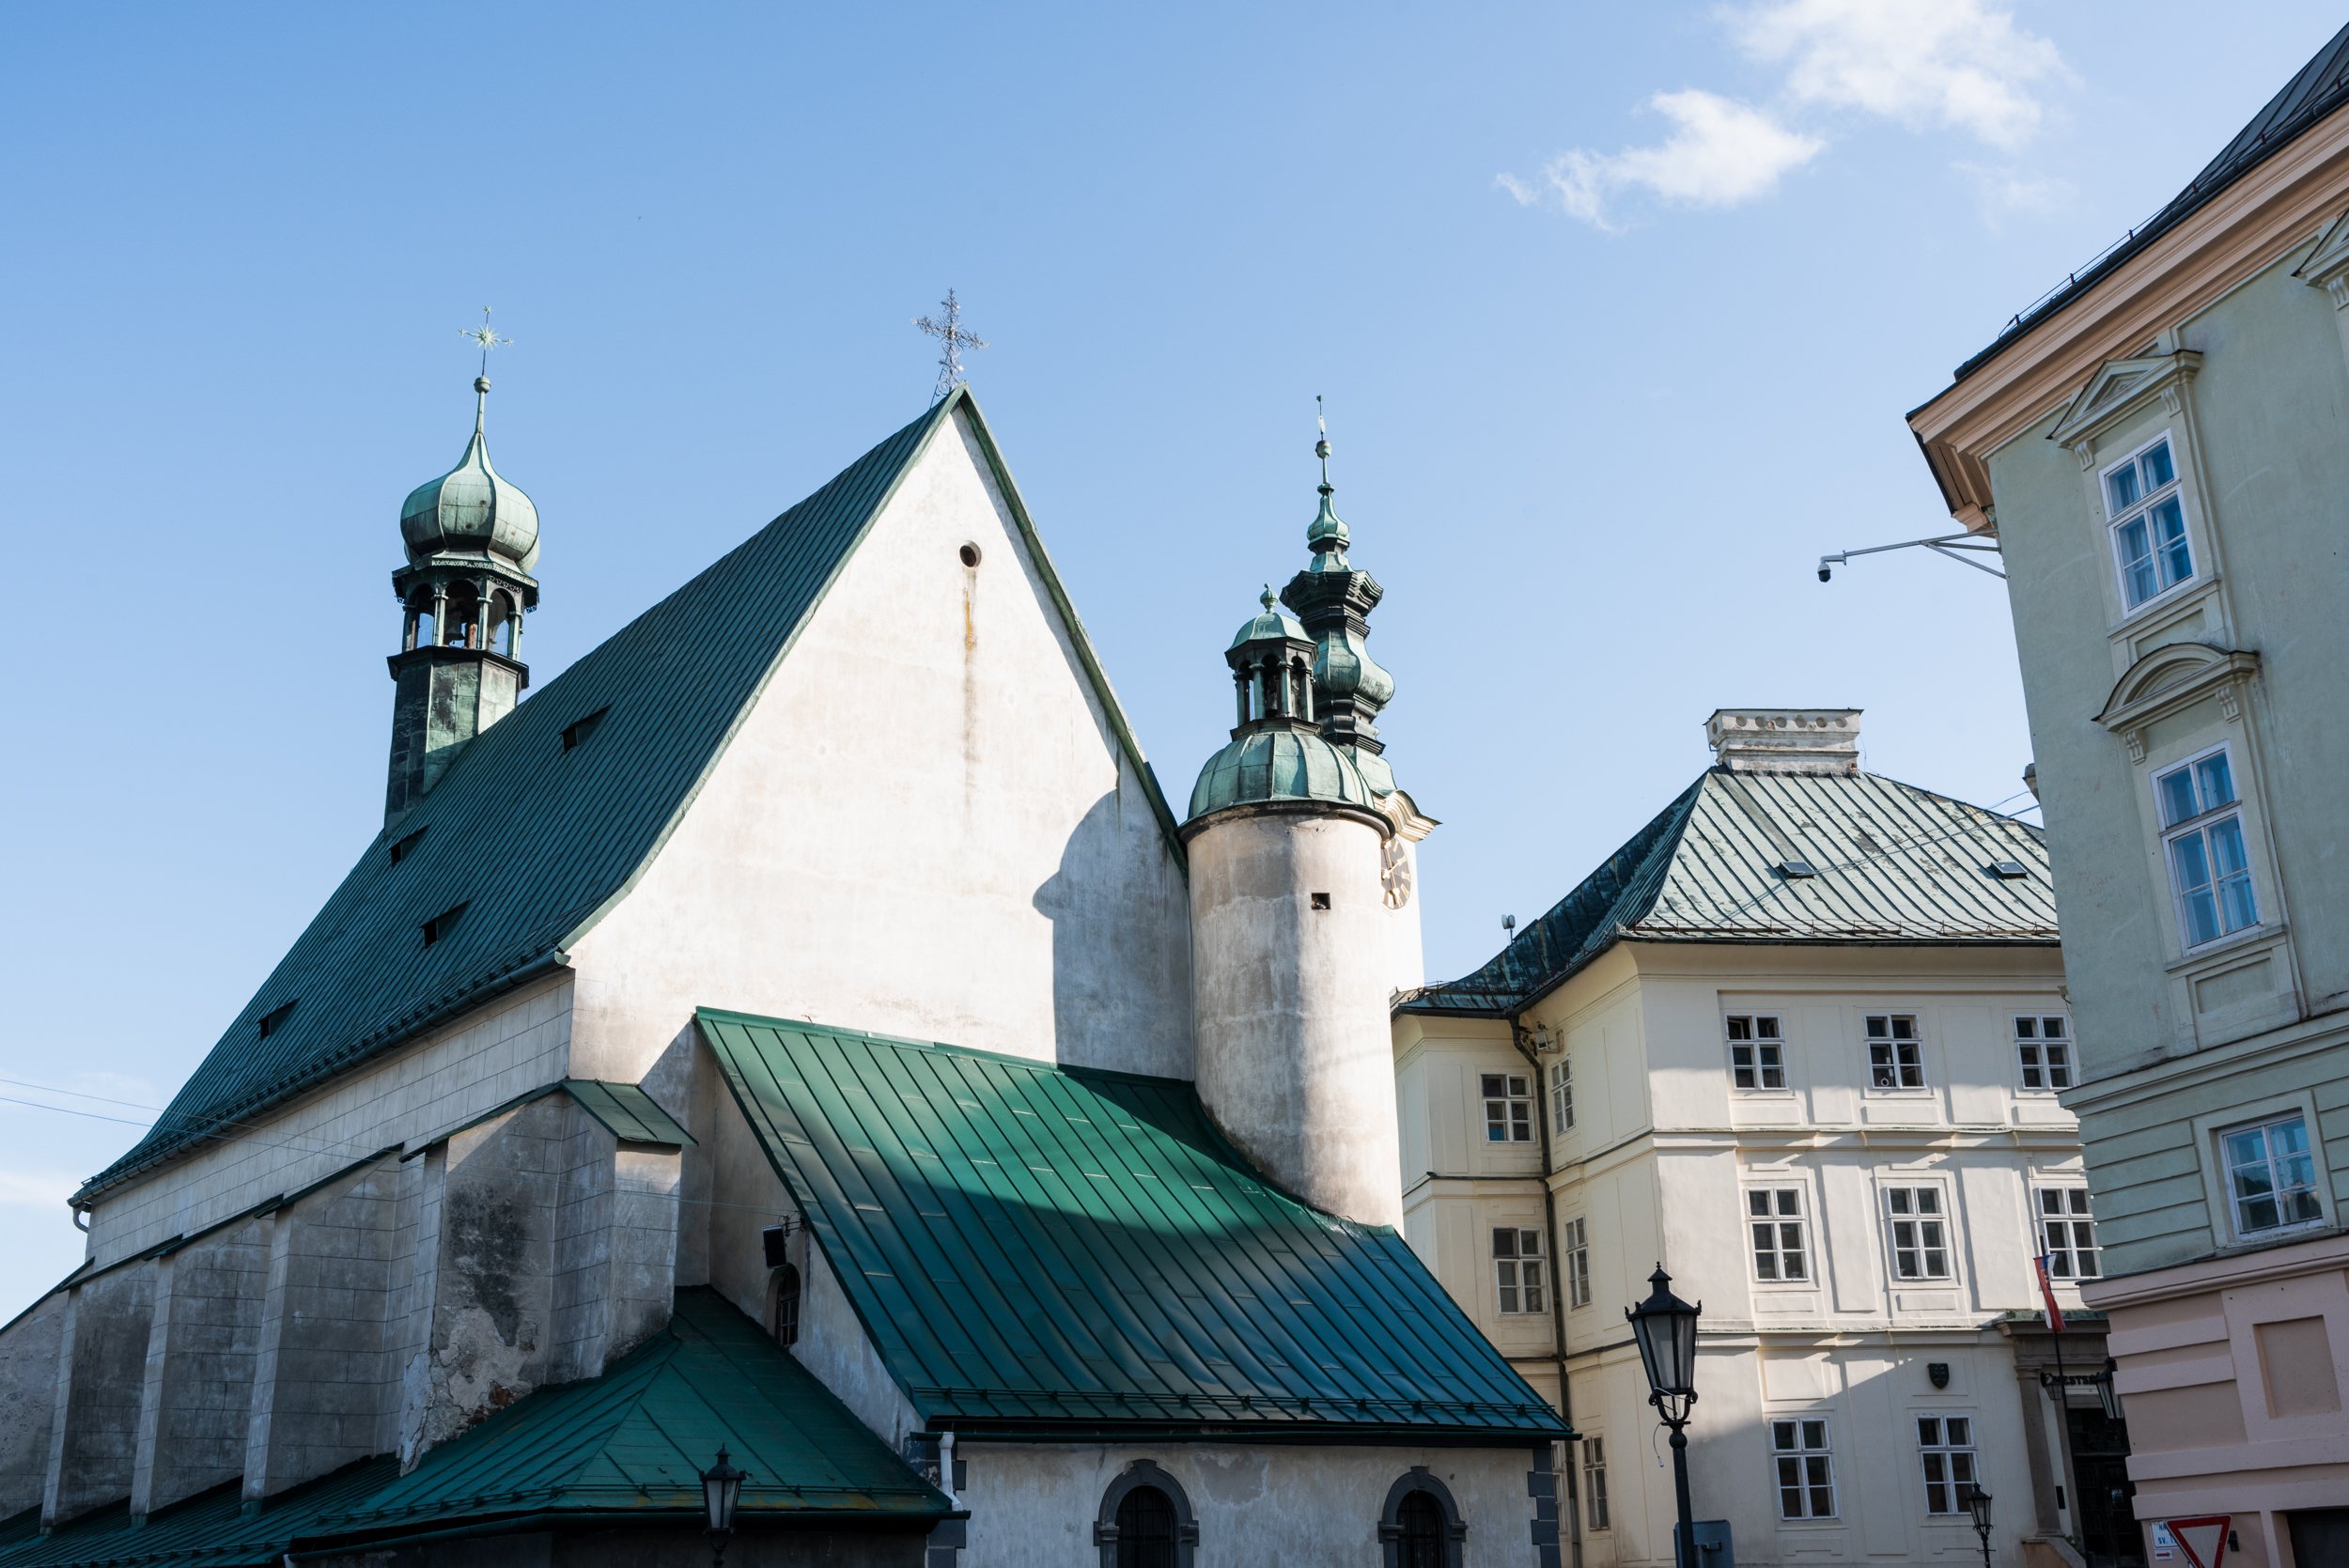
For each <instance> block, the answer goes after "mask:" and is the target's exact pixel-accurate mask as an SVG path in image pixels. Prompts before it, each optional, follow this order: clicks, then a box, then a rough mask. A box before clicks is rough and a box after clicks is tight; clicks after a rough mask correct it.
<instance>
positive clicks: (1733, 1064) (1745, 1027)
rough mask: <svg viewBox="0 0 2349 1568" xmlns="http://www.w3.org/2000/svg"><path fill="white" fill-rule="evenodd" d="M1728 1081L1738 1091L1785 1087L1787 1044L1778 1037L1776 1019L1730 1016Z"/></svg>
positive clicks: (1750, 1015)
mask: <svg viewBox="0 0 2349 1568" xmlns="http://www.w3.org/2000/svg"><path fill="white" fill-rule="evenodd" d="M1729 1081H1730V1082H1731V1083H1732V1084H1734V1085H1735V1086H1736V1087H1737V1088H1739V1089H1783V1088H1785V1087H1786V1042H1785V1041H1784V1040H1783V1039H1782V1038H1781V1036H1780V1034H1779V1032H1778V1019H1777V1017H1775V1016H1773V1015H1770V1014H1766V1013H1753V1014H1733V1015H1731V1017H1730V1019H1729Z"/></svg>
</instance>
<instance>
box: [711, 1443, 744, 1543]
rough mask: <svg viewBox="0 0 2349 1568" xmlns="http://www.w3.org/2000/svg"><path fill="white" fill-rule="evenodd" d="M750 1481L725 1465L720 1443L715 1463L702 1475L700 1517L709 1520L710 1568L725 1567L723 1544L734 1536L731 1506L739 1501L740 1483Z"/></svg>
mask: <svg viewBox="0 0 2349 1568" xmlns="http://www.w3.org/2000/svg"><path fill="white" fill-rule="evenodd" d="M748 1480H750V1472H749V1471H747V1470H738V1469H736V1468H735V1467H733V1466H732V1465H729V1464H727V1463H726V1451H725V1448H724V1446H723V1444H721V1445H720V1447H719V1449H718V1462H717V1463H716V1464H715V1465H712V1466H711V1467H709V1468H708V1469H706V1470H704V1471H703V1472H702V1516H703V1517H704V1518H705V1519H707V1520H708V1530H707V1531H706V1533H707V1534H708V1537H709V1545H710V1559H709V1560H710V1563H711V1564H712V1568H724V1565H725V1560H726V1541H727V1539H728V1538H729V1537H731V1536H732V1535H733V1534H734V1505H735V1504H736V1503H738V1502H739V1501H740V1500H741V1498H742V1483H744V1482H746V1481H748Z"/></svg>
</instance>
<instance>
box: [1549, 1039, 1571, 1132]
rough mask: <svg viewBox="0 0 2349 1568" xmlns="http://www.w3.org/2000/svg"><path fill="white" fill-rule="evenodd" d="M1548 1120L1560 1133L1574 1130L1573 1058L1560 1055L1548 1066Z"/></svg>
mask: <svg viewBox="0 0 2349 1568" xmlns="http://www.w3.org/2000/svg"><path fill="white" fill-rule="evenodd" d="M1549 1120H1550V1125H1551V1126H1555V1127H1556V1128H1557V1129H1558V1130H1559V1131H1560V1132H1572V1131H1573V1130H1574V1058H1573V1057H1571V1056H1564V1055H1561V1056H1560V1057H1559V1058H1558V1060H1557V1061H1555V1062H1553V1063H1550V1064H1549Z"/></svg>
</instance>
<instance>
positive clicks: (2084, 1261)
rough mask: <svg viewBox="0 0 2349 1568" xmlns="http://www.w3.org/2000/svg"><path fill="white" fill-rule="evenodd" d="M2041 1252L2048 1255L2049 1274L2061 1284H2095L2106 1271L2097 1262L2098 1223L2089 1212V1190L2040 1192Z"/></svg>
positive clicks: (2058, 1189) (2073, 1188)
mask: <svg viewBox="0 0 2349 1568" xmlns="http://www.w3.org/2000/svg"><path fill="white" fill-rule="evenodd" d="M2038 1197H2039V1250H2041V1251H2042V1252H2045V1253H2046V1255H2047V1272H2048V1274H2050V1275H2051V1276H2053V1277H2054V1278H2056V1279H2058V1280H2093V1279H2096V1278H2098V1277H2099V1276H2100V1275H2102V1274H2103V1272H2104V1270H2103V1269H2102V1268H2101V1267H2100V1266H2099V1265H2098V1264H2097V1262H2096V1221H2095V1219H2093V1218H2092V1216H2091V1215H2090V1214H2089V1212H2088V1188H2084V1187H2043V1188H2039V1192H2038Z"/></svg>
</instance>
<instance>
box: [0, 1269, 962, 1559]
mask: <svg viewBox="0 0 2349 1568" xmlns="http://www.w3.org/2000/svg"><path fill="white" fill-rule="evenodd" d="M722 1443H723V1444H724V1445H725V1446H726V1448H727V1449H728V1450H729V1451H730V1452H732V1455H733V1459H734V1463H735V1465H736V1466H737V1467H739V1468H741V1469H745V1470H748V1471H749V1472H750V1480H749V1481H748V1482H746V1483H743V1487H742V1501H741V1513H740V1514H739V1515H738V1519H739V1523H740V1525H741V1526H742V1528H745V1529H755V1528H757V1527H758V1526H759V1525H762V1524H778V1525H797V1524H809V1523H828V1524H832V1525H833V1526H835V1527H837V1526H840V1525H848V1526H850V1527H851V1528H853V1527H854V1526H856V1525H867V1526H876V1525H877V1526H879V1527H882V1528H896V1529H916V1530H918V1529H927V1528H929V1526H930V1525H931V1524H933V1523H934V1522H935V1521H937V1520H939V1519H942V1518H945V1517H948V1516H949V1515H950V1514H953V1512H954V1504H953V1503H951V1502H950V1501H948V1500H947V1498H946V1497H945V1496H944V1495H943V1494H942V1493H941V1492H939V1491H938V1490H937V1489H936V1488H935V1487H932V1486H930V1485H929V1484H928V1483H925V1482H924V1481H922V1480H921V1479H920V1478H919V1477H918V1476H916V1475H915V1474H914V1473H913V1472H912V1470H910V1468H908V1467H906V1465H905V1464H904V1462H903V1461H901V1460H899V1459H898V1458H897V1456H896V1455H895V1454H894V1453H892V1452H890V1451H889V1447H888V1445H887V1444H885V1443H883V1442H882V1441H881V1440H880V1439H879V1437H876V1436H873V1434H872V1433H871V1432H870V1431H868V1430H867V1429H866V1428H865V1427H864V1425H863V1423H862V1422H860V1421H858V1420H857V1419H856V1418H855V1417H854V1416H853V1415H851V1414H849V1412H848V1407H847V1406H846V1405H842V1404H841V1403H840V1401H839V1400H838V1399H836V1398H834V1397H833V1396H832V1391H831V1390H830V1389H826V1388H825V1387H824V1386H823V1384H821V1383H819V1382H818V1381H817V1379H816V1376H815V1374H812V1373H810V1372H809V1371H808V1370H807V1369H806V1368H804V1367H802V1366H801V1365H800V1363H799V1362H798V1361H796V1360H794V1359H793V1358H791V1356H790V1355H789V1354H788V1353H787V1352H786V1351H785V1350H784V1349H783V1348H782V1347H781V1346H780V1345H778V1344H776V1343H775V1342H774V1341H773V1340H772V1339H770V1337H768V1336H767V1335H766V1334H764V1333H762V1332H760V1330H759V1327H758V1326H757V1325H756V1324H754V1323H753V1322H751V1320H750V1319H748V1318H746V1317H744V1316H743V1315H742V1314H741V1313H740V1312H737V1311H736V1310H735V1309H734V1308H733V1307H732V1306H731V1305H729V1304H728V1303H727V1302H726V1301H725V1300H724V1299H723V1297H721V1296H719V1295H718V1294H717V1293H716V1292H714V1291H711V1290H708V1289H692V1290H682V1291H679V1292H678V1293H677V1311H676V1313H675V1315H674V1316H673V1317H671V1319H670V1320H669V1325H668V1327H667V1328H665V1329H664V1330H663V1331H662V1332H661V1333H660V1334H658V1335H655V1336H654V1337H653V1339H652V1340H651V1341H649V1342H648V1343H645V1344H643V1345H640V1346H638V1347H637V1348H636V1349H635V1350H633V1351H631V1352H630V1353H629V1354H628V1355H627V1356H625V1357H623V1358H621V1359H619V1360H618V1361H616V1362H614V1363H613V1365H612V1366H611V1368H610V1369H609V1370H607V1371H606V1372H605V1373H604V1374H603V1375H602V1376H600V1377H596V1378H589V1379H587V1380H585V1381H583V1382H579V1383H566V1384H563V1385H560V1386H558V1387H555V1388H552V1389H539V1390H537V1392H535V1393H533V1394H531V1395H530V1396H529V1397H527V1398H525V1399H523V1400H521V1401H520V1402H518V1403H517V1404H515V1405H512V1406H511V1407H510V1408H508V1409H506V1410H502V1411H500V1412H499V1413H497V1414H496V1415H494V1416H491V1417H490V1419H489V1420H488V1421H484V1422H482V1423H481V1425H479V1426H477V1427H475V1428H474V1430H473V1431H471V1432H468V1433H466V1434H465V1435H464V1436H461V1437H459V1438H457V1439H456V1440H454V1441H453V1442H448V1443H443V1444H442V1445H441V1446H440V1447H439V1448H436V1449H434V1450H433V1451H432V1452H429V1453H428V1454H426V1455H425V1456H424V1459H423V1460H422V1461H421V1462H420V1463H419V1464H418V1465H417V1467H415V1469H414V1470H412V1471H411V1472H410V1473H409V1474H407V1475H405V1476H403V1475H401V1474H400V1473H399V1462H398V1461H397V1459H395V1458H392V1457H391V1456H389V1455H385V1456H382V1457H379V1458H375V1459H368V1460H364V1461H362V1462H361V1463H359V1464H357V1465H353V1466H350V1467H346V1468H344V1469H341V1470H337V1471H336V1472H334V1474H333V1475H331V1476H328V1477H325V1478H324V1479H322V1480H320V1481H317V1482H313V1483H308V1484H306V1485H303V1486H300V1487H297V1488H295V1489H294V1490H292V1491H290V1492H288V1493H286V1494H285V1495H283V1496H281V1497H277V1498H271V1499H270V1500H269V1501H268V1502H266V1503H264V1504H262V1505H261V1507H260V1508H259V1509H258V1510H257V1511H256V1512H253V1513H247V1512H245V1511H244V1509H243V1506H242V1504H241V1500H240V1497H239V1488H238V1485H237V1483H234V1482H231V1483H228V1484H227V1485H226V1486H222V1487H218V1488H215V1489H214V1490H212V1491H210V1492H207V1493H204V1494H203V1495H201V1496H199V1497H197V1498H191V1499H190V1500H189V1501H188V1502H186V1503H184V1504H181V1505H179V1506H178V1507H175V1508H173V1509H170V1510H168V1511H166V1512H164V1513H162V1514H156V1515H154V1516H153V1517H152V1518H150V1519H148V1521H147V1523H146V1524H145V1525H141V1526H134V1525H132V1523H131V1520H130V1514H129V1510H128V1508H127V1507H126V1506H125V1505H123V1504H119V1503H117V1504H116V1505H115V1506H113V1507H112V1508H107V1509H101V1510H100V1511H99V1512H98V1513H96V1514H90V1515H88V1516H86V1517H85V1518H82V1519H78V1520H75V1521H74V1522H73V1523H71V1524H70V1525H68V1526H66V1527H65V1528H64V1529H59V1530H57V1531H55V1532H54V1533H53V1534H51V1535H49V1536H46V1537H42V1538H39V1539H29V1540H25V1539H22V1536H30V1535H31V1534H32V1531H30V1530H24V1531H23V1532H22V1536H19V1535H18V1534H16V1533H15V1532H10V1531H8V1527H7V1526H5V1525H0V1568H101V1565H113V1564H130V1563H159V1562H171V1563H175V1564H194V1565H197V1568H260V1565H262V1564H275V1563H277V1562H279V1561H281V1560H283V1559H284V1557H285V1555H286V1554H287V1553H288V1552H289V1551H295V1550H315V1549H318V1548H319V1546H321V1545H324V1544H327V1543H334V1544H337V1545H350V1546H352V1547H354V1548H355V1547H357V1546H360V1545H366V1544H370V1543H381V1544H383V1545H392V1544H394V1543H396V1542H397V1540H398V1539H399V1538H400V1537H401V1536H404V1535H412V1534H415V1533H417V1532H419V1531H423V1530H428V1529H430V1530H442V1529H450V1528H453V1527H472V1528H474V1529H479V1530H480V1531H482V1532H484V1533H487V1532H489V1531H491V1530H494V1529H496V1528H498V1526H499V1525H500V1524H501V1523H505V1522H507V1521H512V1520H517V1519H521V1518H533V1519H545V1518H549V1517H553V1518H568V1519H574V1520H583V1521H601V1522H611V1521H613V1520H614V1519H615V1518H617V1519H625V1520H630V1521H636V1522H642V1523H645V1524H667V1525H673V1526H679V1527H682V1528H684V1529H699V1527H700V1523H701V1519H702V1487H701V1471H702V1470H703V1468H704V1467H707V1466H708V1464H709V1462H710V1461H711V1459H713V1458H714V1457H715V1456H716V1454H717V1452H718V1447H719V1445H720V1444H722ZM25 1522H27V1521H26V1520H23V1519H20V1520H15V1521H10V1522H9V1523H10V1524H23V1523H25ZM29 1522H31V1523H32V1524H34V1525H35V1526H37V1525H38V1513H37V1512H36V1514H33V1515H32V1516H31V1517H30V1521H29ZM12 1541H21V1544H16V1545H11V1542H12Z"/></svg>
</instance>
